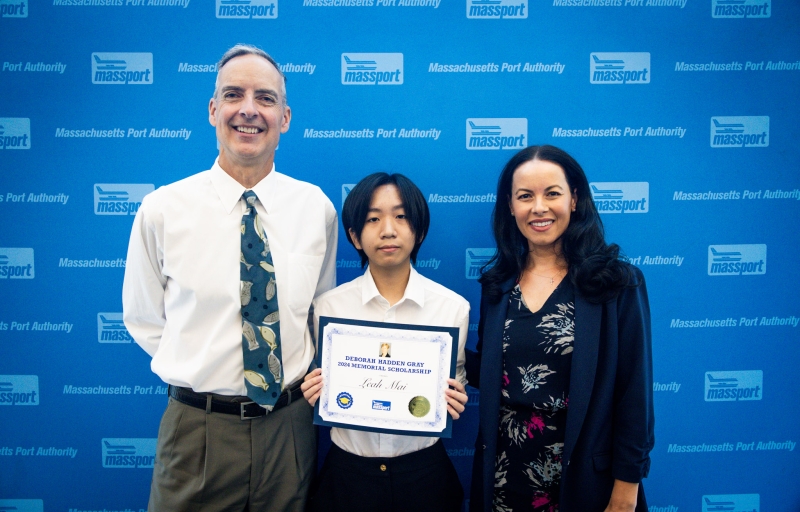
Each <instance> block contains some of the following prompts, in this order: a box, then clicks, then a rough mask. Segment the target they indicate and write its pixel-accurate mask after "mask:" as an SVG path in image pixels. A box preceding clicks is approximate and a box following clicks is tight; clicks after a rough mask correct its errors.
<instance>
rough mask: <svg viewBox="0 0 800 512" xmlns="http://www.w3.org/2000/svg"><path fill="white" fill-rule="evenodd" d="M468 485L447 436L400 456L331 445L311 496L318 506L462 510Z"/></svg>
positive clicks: (318, 509)
mask: <svg viewBox="0 0 800 512" xmlns="http://www.w3.org/2000/svg"><path fill="white" fill-rule="evenodd" d="M463 499H464V490H463V488H462V487H461V482H459V480H458V475H457V474H456V470H455V468H454V467H453V463H452V462H451V461H450V458H449V457H448V456H447V452H446V451H445V449H444V445H443V444H442V442H441V441H438V442H437V443H436V444H434V445H433V446H431V447H430V448H425V449H424V450H420V451H418V452H414V453H409V454H406V455H401V456H399V457H389V458H384V457H360V456H358V455H353V454H352V453H348V452H346V451H344V450H342V449H341V448H339V447H338V446H336V444H333V445H332V446H331V449H330V451H329V452H328V456H327V458H326V459H325V463H324V464H323V466H322V471H321V472H320V474H319V476H318V480H317V482H316V483H315V485H314V486H313V490H312V495H311V497H310V500H309V510H310V511H312V512H322V511H325V512H328V511H331V512H352V511H354V510H358V511H359V512H361V511H364V512H370V511H375V512H459V511H460V510H461V502H462V501H463Z"/></svg>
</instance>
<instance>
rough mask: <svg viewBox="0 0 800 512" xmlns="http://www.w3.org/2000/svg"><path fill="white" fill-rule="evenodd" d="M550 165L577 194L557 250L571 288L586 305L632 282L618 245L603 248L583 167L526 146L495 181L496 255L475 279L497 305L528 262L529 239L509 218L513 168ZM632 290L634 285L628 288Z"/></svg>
mask: <svg viewBox="0 0 800 512" xmlns="http://www.w3.org/2000/svg"><path fill="white" fill-rule="evenodd" d="M534 159H538V160H544V161H547V162H552V163H554V164H556V165H558V166H559V167H561V168H562V169H563V170H564V175H565V176H566V178H567V183H568V184H569V188H570V191H571V192H572V193H573V194H574V195H577V198H578V200H577V204H576V207H575V211H574V212H572V215H571V216H570V220H569V226H567V229H566V230H565V231H564V234H563V235H561V249H562V252H563V256H564V258H565V259H566V261H567V265H569V273H568V274H567V277H568V278H569V280H570V282H572V285H573V286H575V288H576V289H577V290H579V291H580V293H581V294H582V295H583V296H584V297H586V299H587V300H589V301H590V302H595V303H602V302H606V301H608V300H611V299H613V298H614V297H616V296H617V294H619V292H620V290H622V289H623V288H625V287H626V286H630V285H631V284H632V283H634V282H635V281H636V278H635V277H634V274H633V272H632V270H631V267H630V266H629V265H628V264H627V263H625V262H624V261H623V259H624V256H623V257H622V259H621V258H620V248H619V246H618V245H617V244H606V241H605V234H604V231H603V222H602V221H601V220H600V215H599V214H598V213H597V208H596V207H595V205H594V200H592V193H591V190H589V181H588V180H587V179H586V174H585V173H584V172H583V169H582V168H581V166H580V165H579V164H578V162H576V161H575V159H574V158H572V157H571V156H569V155H568V154H567V153H566V152H565V151H564V150H562V149H559V148H557V147H555V146H547V145H543V146H529V147H527V148H525V149H523V150H522V151H520V152H519V153H517V154H516V155H514V156H513V157H511V160H509V161H508V163H507V164H506V166H505V167H504V168H503V172H501V173H500V179H499V180H498V182H497V201H496V202H495V205H494V210H493V211H492V230H493V232H494V238H495V242H496V243H497V253H496V254H495V255H494V256H493V257H492V259H491V260H489V262H488V263H487V264H486V265H485V266H484V267H483V268H482V269H481V273H482V275H481V277H480V279H479V280H478V281H479V282H480V283H481V286H482V287H483V291H484V293H485V294H486V296H487V298H488V299H489V301H490V302H493V303H497V302H498V301H499V300H500V298H501V297H502V295H503V293H504V292H506V291H508V290H503V289H502V284H503V283H504V282H505V281H507V280H508V279H509V278H511V277H517V278H518V277H519V276H520V275H522V271H523V270H524V269H525V265H526V263H527V258H528V240H527V239H526V238H525V237H524V236H523V234H522V233H521V232H520V230H519V228H518V227H517V222H516V219H515V218H514V216H513V215H509V211H508V209H509V206H508V204H509V201H510V198H511V183H512V179H513V177H514V172H515V171H516V170H517V168H518V167H519V166H520V165H522V164H524V163H525V162H529V161H531V160H534ZM633 285H634V286H635V285H636V284H633Z"/></svg>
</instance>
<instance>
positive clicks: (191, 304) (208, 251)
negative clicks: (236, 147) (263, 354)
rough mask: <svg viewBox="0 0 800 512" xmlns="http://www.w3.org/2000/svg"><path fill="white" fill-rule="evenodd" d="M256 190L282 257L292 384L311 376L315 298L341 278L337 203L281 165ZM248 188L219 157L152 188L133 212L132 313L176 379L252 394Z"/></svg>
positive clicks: (138, 331)
mask: <svg viewBox="0 0 800 512" xmlns="http://www.w3.org/2000/svg"><path fill="white" fill-rule="evenodd" d="M252 190H253V191H254V192H255V193H256V195H257V196H258V201H257V202H256V211H257V212H258V217H259V219H260V220H261V224H262V225H263V226H264V230H265V231H266V233H267V238H268V240H269V245H270V249H271V251H272V260H273V263H274V266H275V276H276V281H277V286H278V310H279V311H280V334H281V353H282V360H283V371H284V386H287V385H290V384H292V383H293V382H295V381H298V380H301V379H302V378H303V376H305V374H306V373H307V370H308V366H309V364H310V363H311V361H312V359H313V357H314V345H313V340H312V338H311V335H310V333H309V331H308V312H309V307H310V305H311V301H312V300H313V298H314V297H315V296H317V295H319V294H321V293H322V292H325V291H327V290H330V289H331V288H333V287H334V286H335V285H336V243H337V237H338V226H337V216H336V210H334V208H333V205H332V204H331V202H330V200H328V198H327V197H325V194H323V193H322V191H321V190H320V189H319V188H318V187H316V186H314V185H311V184H308V183H304V182H302V181H298V180H295V179H293V178H290V177H288V176H286V175H283V174H280V173H278V172H276V171H275V167H274V166H273V168H272V171H271V172H270V173H269V174H268V175H267V176H266V177H265V178H264V179H262V180H261V181H260V182H259V183H258V184H257V185H255V186H254V187H253V188H252ZM244 191H245V188H244V187H243V186H242V185H241V184H240V183H239V182H237V181H236V180H234V179H233V178H231V177H230V176H229V175H228V174H226V173H225V171H223V170H222V168H220V166H219V164H218V162H214V166H213V167H212V168H211V170H208V171H204V172H201V173H199V174H195V175H194V176H190V177H188V178H186V179H184V180H181V181H178V182H176V183H172V184H170V185H166V186H164V187H160V188H159V189H158V190H156V191H154V192H152V193H150V194H148V195H147V196H146V197H145V198H144V200H143V201H142V205H141V207H140V208H139V211H138V212H137V214H136V219H135V220H134V221H133V229H132V231H131V239H130V244H129V246H128V261H127V264H126V267H125V281H124V284H123V286H122V305H123V312H124V313H123V318H124V321H125V326H126V327H127V328H128V331H129V332H130V334H131V336H132V337H133V339H134V340H135V341H136V343H138V344H139V345H140V346H141V347H142V348H143V349H144V350H145V351H146V352H147V353H148V354H150V355H151V356H152V357H153V360H152V363H151V368H152V370H153V372H154V373H156V374H157V375H158V376H159V377H161V379H162V380H164V382H166V383H168V384H172V385H175V386H183V387H188V388H192V389H193V390H195V391H197V392H212V393H218V394H222V395H245V394H246V393H247V391H246V388H245V384H244V368H243V362H242V357H243V356H242V316H241V299H240V296H239V282H240V270H239V265H240V264H239V256H240V254H239V253H240V251H241V230H240V227H241V224H242V215H243V214H244V210H245V201H244V200H242V198H241V197H242V194H243V193H244Z"/></svg>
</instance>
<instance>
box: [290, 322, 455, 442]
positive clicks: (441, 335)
mask: <svg viewBox="0 0 800 512" xmlns="http://www.w3.org/2000/svg"><path fill="white" fill-rule="evenodd" d="M318 339H319V344H320V346H319V353H318V355H317V359H318V361H317V362H318V365H319V367H320V368H321V370H322V374H323V375H324V377H325V378H324V380H323V383H322V389H321V392H320V397H319V400H318V401H317V403H316V407H315V415H314V423H315V424H318V425H330V426H338V427H344V428H350V429H357V430H369V431H373V432H386V433H394V434H411V435H417V436H436V437H449V436H450V431H451V418H450V415H449V414H448V403H447V400H446V398H445V390H446V389H448V383H447V379H448V378H450V377H452V376H454V375H455V366H456V350H457V344H458V329H457V328H448V327H429V326H417V325H403V324H391V323H376V322H362V321H355V320H347V319H340V318H330V317H321V318H320V321H319V338H318ZM304 389H305V388H304ZM306 396H308V395H306ZM462 410H463V409H462ZM456 417H457V413H456Z"/></svg>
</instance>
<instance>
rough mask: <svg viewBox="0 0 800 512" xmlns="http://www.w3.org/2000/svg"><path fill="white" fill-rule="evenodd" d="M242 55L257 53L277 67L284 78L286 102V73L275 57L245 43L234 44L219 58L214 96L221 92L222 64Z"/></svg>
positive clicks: (284, 97) (284, 98)
mask: <svg viewBox="0 0 800 512" xmlns="http://www.w3.org/2000/svg"><path fill="white" fill-rule="evenodd" d="M242 55H257V56H259V57H261V58H263V59H266V60H267V61H268V62H269V63H270V64H272V65H273V66H275V69H277V70H278V73H279V74H280V75H281V79H283V104H284V105H285V104H286V75H284V74H283V71H281V68H280V66H278V63H277V62H275V59H273V58H272V56H270V54H268V53H267V52H265V51H264V50H262V49H261V48H259V47H257V46H253V45H251V44H244V43H239V44H236V45H234V46H232V47H231V48H230V49H228V51H226V52H225V53H224V54H223V55H222V58H221V59H219V62H218V63H217V79H216V81H215V82H214V97H215V98H216V97H217V92H219V72H220V71H221V70H222V66H224V65H225V64H227V63H228V62H229V61H230V60H231V59H235V58H236V57H241V56H242Z"/></svg>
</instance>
